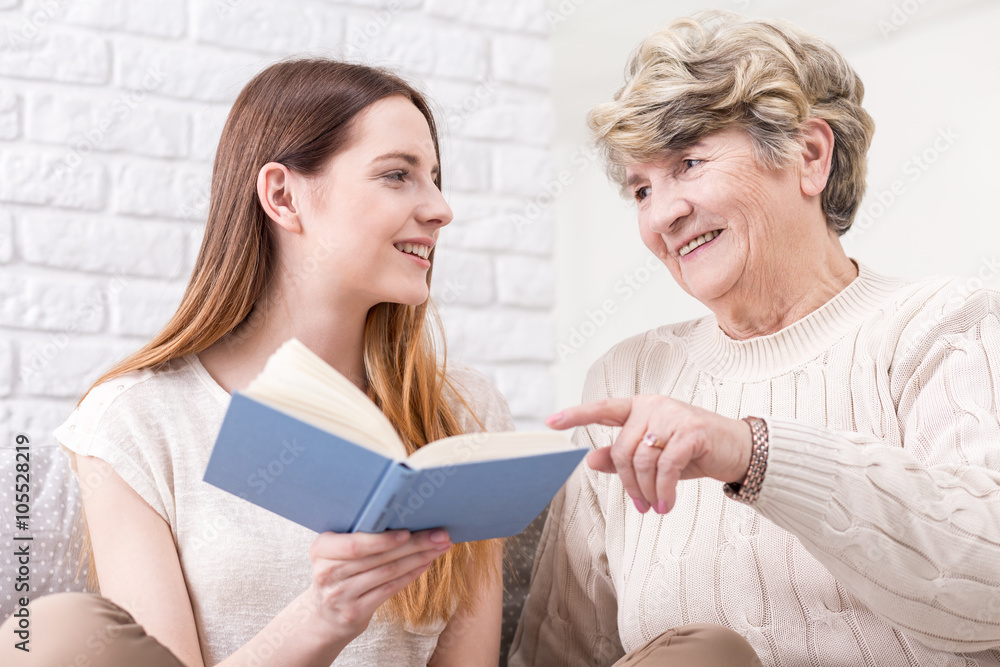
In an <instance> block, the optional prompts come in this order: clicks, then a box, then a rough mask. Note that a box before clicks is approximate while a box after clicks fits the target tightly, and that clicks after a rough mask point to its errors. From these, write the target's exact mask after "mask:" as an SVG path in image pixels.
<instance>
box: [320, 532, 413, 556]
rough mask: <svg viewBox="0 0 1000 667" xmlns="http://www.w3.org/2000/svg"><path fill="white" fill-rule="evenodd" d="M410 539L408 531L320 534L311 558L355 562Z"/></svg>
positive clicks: (393, 547)
mask: <svg viewBox="0 0 1000 667" xmlns="http://www.w3.org/2000/svg"><path fill="white" fill-rule="evenodd" d="M409 539H410V531H408V530H390V531H386V532H384V533H334V532H331V531H327V532H325V533H320V534H319V535H317V536H316V539H315V540H313V543H312V546H310V547H309V558H310V559H311V560H315V559H316V558H326V559H331V560H334V559H336V560H354V559H359V558H365V557H367V556H372V555H375V554H380V553H384V552H386V551H389V550H390V549H395V548H396V547H398V546H400V545H401V544H404V543H405V542H406V541H407V540H409Z"/></svg>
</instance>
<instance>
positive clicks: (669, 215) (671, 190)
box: [647, 187, 694, 234]
mask: <svg viewBox="0 0 1000 667" xmlns="http://www.w3.org/2000/svg"><path fill="white" fill-rule="evenodd" d="M647 198H649V199H651V200H652V201H650V202H649V204H648V207H647V210H648V211H649V213H648V218H647V220H648V224H649V229H650V230H651V231H654V232H656V233H657V234H666V233H668V231H669V230H670V227H671V226H673V225H674V223H676V222H677V221H679V220H683V219H684V218H686V217H687V216H689V215H691V213H692V212H693V211H694V207H693V206H692V205H691V202H689V201H688V200H687V198H685V197H684V193H683V192H681V191H680V190H679V189H678V188H677V187H660V188H655V187H654V188H653V189H652V191H651V192H650V194H649V195H648V197H647Z"/></svg>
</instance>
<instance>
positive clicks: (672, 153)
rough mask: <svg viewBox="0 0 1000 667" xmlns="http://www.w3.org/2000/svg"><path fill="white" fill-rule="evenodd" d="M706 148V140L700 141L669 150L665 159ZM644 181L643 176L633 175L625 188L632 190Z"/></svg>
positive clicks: (626, 182)
mask: <svg viewBox="0 0 1000 667" xmlns="http://www.w3.org/2000/svg"><path fill="white" fill-rule="evenodd" d="M704 147H705V140H704V139H699V140H698V141H696V142H694V143H693V144H690V145H687V146H683V147H681V148H675V149H673V150H668V151H667V153H666V155H665V157H666V158H667V159H672V158H677V157H679V156H680V154H681V153H683V152H684V151H689V150H691V149H692V148H695V149H701V148H704ZM642 180H644V179H643V177H642V176H640V175H638V174H632V175H631V176H629V177H628V179H627V180H626V181H625V187H626V188H631V187H633V186H634V185H635V184H636V183H638V182H639V181H642Z"/></svg>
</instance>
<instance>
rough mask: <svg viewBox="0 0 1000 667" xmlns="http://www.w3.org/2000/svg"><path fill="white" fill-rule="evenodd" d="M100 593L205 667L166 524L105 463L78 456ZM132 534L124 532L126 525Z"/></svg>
mask: <svg viewBox="0 0 1000 667" xmlns="http://www.w3.org/2000/svg"><path fill="white" fill-rule="evenodd" d="M76 469H77V471H78V475H79V477H80V479H86V480H95V479H100V480H101V482H100V484H98V485H96V486H93V485H92V486H89V487H85V488H87V493H84V494H83V510H84V513H85V515H86V517H87V529H88V532H89V533H90V543H91V546H92V547H93V550H94V565H95V567H96V568H97V576H98V580H99V581H100V585H101V594H102V595H103V596H104V597H106V598H108V599H110V600H111V601H112V602H114V603H116V604H118V605H119V606H121V607H123V608H124V609H125V610H126V611H128V612H129V613H130V614H132V616H133V617H134V618H135V620H136V622H137V623H139V625H141V626H142V627H143V628H144V629H145V630H146V634H148V635H150V636H151V637H154V638H155V639H157V640H158V641H159V642H160V643H161V644H163V645H164V646H166V647H167V648H168V649H169V650H170V651H171V652H172V653H173V654H174V655H175V656H177V657H178V658H179V659H180V660H181V661H182V662H183V663H184V664H185V665H187V666H188V667H203V665H204V662H203V661H202V657H201V648H200V645H199V643H198V631H197V629H196V627H195V622H194V612H192V610H191V600H190V598H189V597H188V593H187V587H186V586H185V584H184V576H183V574H182V573H181V567H180V561H179V559H178V557H177V550H176V547H175V546H174V538H173V535H172V534H171V532H170V527H169V526H168V525H167V522H166V521H164V520H163V518H162V517H161V516H160V515H159V514H157V513H156V511H155V510H153V508H152V507H150V506H149V505H148V504H146V502H145V501H144V500H142V498H140V497H139V494H137V493H136V492H135V491H133V490H132V487H130V486H129V485H128V484H126V483H125V481H124V480H123V479H122V478H121V477H119V476H118V474H117V473H116V472H115V471H114V470H113V469H112V468H111V466H110V465H108V464H107V463H106V462H104V461H102V460H101V459H97V458H93V457H90V456H80V455H76ZM123 525H124V526H129V530H121V526H123Z"/></svg>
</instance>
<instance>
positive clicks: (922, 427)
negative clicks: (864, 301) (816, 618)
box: [756, 293, 1000, 652]
mask: <svg viewBox="0 0 1000 667" xmlns="http://www.w3.org/2000/svg"><path fill="white" fill-rule="evenodd" d="M998 314H1000V295H998V294H996V293H987V294H986V295H985V296H984V295H983V293H980V297H979V298H976V299H970V300H968V301H966V303H965V304H964V305H963V306H962V307H961V308H959V309H958V310H957V311H956V312H954V313H952V314H951V315H949V316H947V318H946V319H944V320H941V321H939V323H938V324H937V325H936V326H935V327H933V329H932V330H931V331H929V332H925V333H924V334H923V335H922V336H920V339H919V340H918V341H917V342H916V343H914V344H913V345H912V346H909V347H910V348H911V351H909V352H906V353H905V355H898V356H895V357H894V361H893V365H894V367H895V368H896V369H897V370H896V371H895V372H894V373H892V375H894V376H895V377H893V378H892V380H891V381H890V385H891V386H893V387H894V389H893V391H892V394H893V400H894V402H895V403H896V405H897V417H898V426H899V430H900V433H901V435H902V447H899V446H896V445H894V444H886V443H884V442H882V441H880V440H879V439H877V438H875V437H873V436H871V435H861V434H858V433H847V432H837V431H832V430H829V429H826V428H821V427H814V426H807V425H804V424H802V423H801V422H797V421H793V420H790V419H783V418H782V419H779V418H767V420H766V421H767V424H768V428H769V432H770V453H769V456H768V463H767V472H766V476H765V480H764V485H763V488H762V490H761V495H760V498H759V500H758V502H757V504H756V507H757V510H758V511H759V512H760V513H761V514H762V515H763V516H765V517H767V518H768V519H770V520H771V521H773V522H774V523H775V524H777V525H778V526H780V527H782V528H784V529H786V530H788V531H789V532H791V533H793V534H794V535H795V536H796V537H798V538H799V540H800V542H801V543H802V545H803V546H804V547H805V548H806V549H807V550H808V551H809V552H810V553H811V554H812V555H813V556H814V557H815V558H816V559H817V560H819V561H820V562H821V563H822V564H823V565H824V566H825V567H826V568H827V569H828V570H829V571H830V572H831V573H832V574H833V575H834V576H835V577H836V578H837V579H838V581H840V582H841V583H842V584H843V585H844V586H845V587H846V588H847V589H848V590H849V591H850V592H851V593H852V594H853V595H855V596H856V597H858V598H859V599H860V600H862V601H863V602H864V603H865V604H866V605H867V606H868V607H869V608H870V609H872V610H873V611H874V612H875V613H877V614H879V615H880V616H881V617H883V618H884V619H885V620H886V621H888V622H889V623H891V624H893V625H894V626H896V627H897V628H898V629H899V630H901V631H902V632H904V633H907V634H909V635H910V636H913V637H915V638H916V639H918V640H919V641H921V642H922V643H924V644H926V645H928V646H930V647H932V648H935V649H939V650H944V651H952V652H959V651H982V650H987V649H991V648H996V647H1000V418H998V406H1000V386H998V385H997V382H998V381H1000V317H998Z"/></svg>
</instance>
